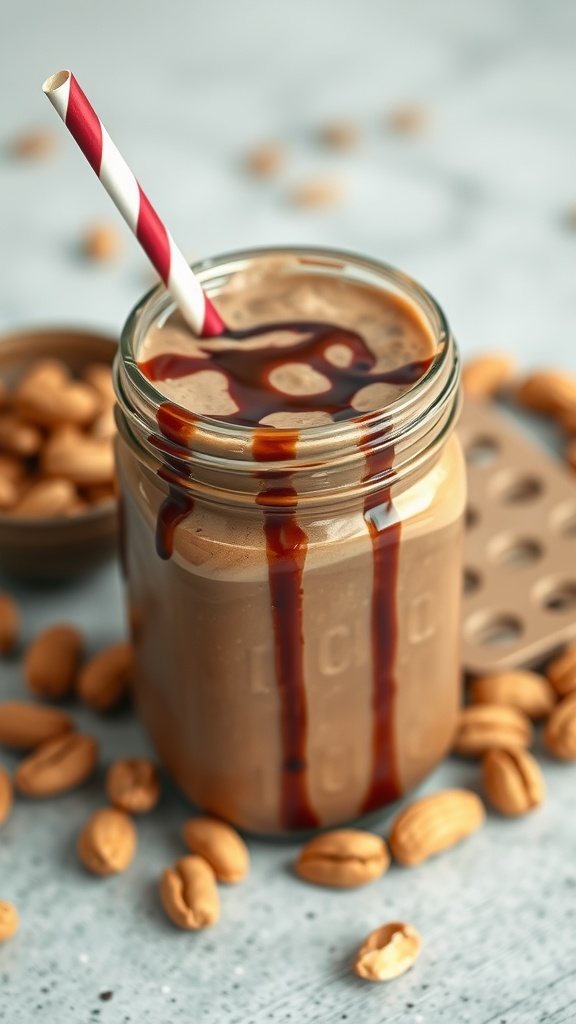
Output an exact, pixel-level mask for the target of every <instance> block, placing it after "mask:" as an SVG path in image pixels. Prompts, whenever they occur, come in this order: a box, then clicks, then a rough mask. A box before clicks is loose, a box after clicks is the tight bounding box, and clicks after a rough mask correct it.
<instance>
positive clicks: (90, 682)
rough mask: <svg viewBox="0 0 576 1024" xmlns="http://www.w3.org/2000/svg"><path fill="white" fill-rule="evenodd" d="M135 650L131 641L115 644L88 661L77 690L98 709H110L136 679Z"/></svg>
mask: <svg viewBox="0 0 576 1024" xmlns="http://www.w3.org/2000/svg"><path fill="white" fill-rule="evenodd" d="M132 663H133V650H132V645H131V644H129V643H118V644H112V645H111V646H110V647H107V648H106V649H105V650H103V651H100V653H99V654H96V655H95V656H94V657H93V658H92V659H91V660H90V661H89V662H87V663H86V665H84V667H83V668H82V669H81V671H80V675H79V676H78V685H77V693H78V696H79V697H80V699H81V700H83V701H84V703H85V704H88V705H89V706H90V707H91V708H94V709H95V710H96V711H110V710H111V708H114V707H116V705H117V704H119V703H120V702H121V701H122V700H124V698H125V697H126V695H127V693H128V691H129V689H130V684H131V680H132Z"/></svg>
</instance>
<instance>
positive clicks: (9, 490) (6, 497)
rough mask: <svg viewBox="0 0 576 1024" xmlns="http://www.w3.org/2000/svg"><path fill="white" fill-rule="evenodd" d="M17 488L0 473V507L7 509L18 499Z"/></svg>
mask: <svg viewBox="0 0 576 1024" xmlns="http://www.w3.org/2000/svg"><path fill="white" fill-rule="evenodd" d="M18 494H19V488H18V487H17V486H16V484H15V483H14V482H13V480H8V479H7V478H6V477H5V476H2V474H1V473H0V509H2V510H3V511H7V510H8V509H11V508H13V507H14V505H15V504H16V502H17V501H18Z"/></svg>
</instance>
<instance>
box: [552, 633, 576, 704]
mask: <svg viewBox="0 0 576 1024" xmlns="http://www.w3.org/2000/svg"><path fill="white" fill-rule="evenodd" d="M546 678H547V679H548V681H549V682H550V684H551V685H552V686H553V688H554V690H555V691H556V693H557V694H558V696H559V697H565V696H566V694H568V693H572V691H573V690H576V644H571V645H570V647H567V648H566V650H565V651H563V652H562V654H559V655H558V657H557V658H554V660H553V661H551V662H550V664H549V665H548V667H547V668H546Z"/></svg>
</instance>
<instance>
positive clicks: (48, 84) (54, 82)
mask: <svg viewBox="0 0 576 1024" xmlns="http://www.w3.org/2000/svg"><path fill="white" fill-rule="evenodd" d="M71 74H72V72H71V71H68V70H67V69H64V70H63V71H57V72H56V74H54V75H50V78H47V79H46V81H45V82H44V84H43V85H42V92H45V93H46V95H47V96H49V95H50V93H51V92H56V89H59V88H60V86H61V85H64V83H65V82H67V81H68V79H69V78H70V76H71Z"/></svg>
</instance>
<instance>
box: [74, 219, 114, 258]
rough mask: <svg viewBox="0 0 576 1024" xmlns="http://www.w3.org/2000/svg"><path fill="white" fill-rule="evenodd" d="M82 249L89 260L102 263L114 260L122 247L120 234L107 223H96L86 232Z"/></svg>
mask: <svg viewBox="0 0 576 1024" xmlns="http://www.w3.org/2000/svg"><path fill="white" fill-rule="evenodd" d="M82 249H83V252H84V255H85V256H87V257H88V259H90V260H96V261H100V262H103V263H104V262H107V261H108V260H114V259H116V257H117V256H118V255H119V253H120V250H121V249H122V243H121V240H120V235H119V234H118V232H117V231H116V229H115V228H113V227H111V226H110V225H108V224H96V225H95V226H94V227H92V228H89V229H88V231H87V232H86V234H85V236H84V240H83V243H82Z"/></svg>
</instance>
